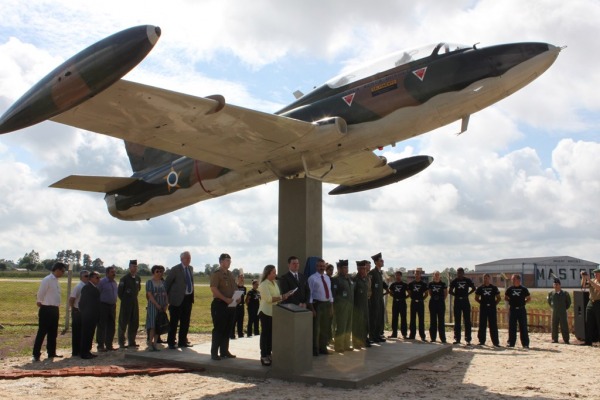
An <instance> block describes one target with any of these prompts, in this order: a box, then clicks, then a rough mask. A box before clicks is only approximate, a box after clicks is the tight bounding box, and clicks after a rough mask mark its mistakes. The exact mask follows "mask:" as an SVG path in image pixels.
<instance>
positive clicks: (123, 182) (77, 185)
mask: <svg viewBox="0 0 600 400" xmlns="http://www.w3.org/2000/svg"><path fill="white" fill-rule="evenodd" d="M137 180H138V179H137V178H120V177H110V176H82V175H70V176H67V177H66V178H63V179H61V180H60V181H58V182H55V183H53V184H52V185H50V187H53V188H59V189H72V190H84V191H86V192H98V193H109V192H113V191H115V190H117V189H121V188H123V187H125V186H127V185H130V184H132V183H134V182H136V181H137Z"/></svg>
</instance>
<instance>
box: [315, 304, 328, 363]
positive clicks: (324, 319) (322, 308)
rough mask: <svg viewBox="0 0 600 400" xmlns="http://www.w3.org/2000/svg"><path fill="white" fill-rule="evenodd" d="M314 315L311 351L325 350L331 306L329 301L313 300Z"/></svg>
mask: <svg viewBox="0 0 600 400" xmlns="http://www.w3.org/2000/svg"><path fill="white" fill-rule="evenodd" d="M313 307H314V309H315V311H316V314H317V315H316V316H315V318H314V319H313V353H315V352H317V353H318V352H319V351H327V342H328V341H329V335H330V331H331V322H332V321H331V307H332V303H331V302H329V301H318V302H317V301H314V302H313Z"/></svg>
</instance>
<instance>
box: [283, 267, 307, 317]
mask: <svg viewBox="0 0 600 400" xmlns="http://www.w3.org/2000/svg"><path fill="white" fill-rule="evenodd" d="M299 268H300V260H298V257H296V256H291V257H289V258H288V272H287V273H286V274H283V275H282V276H281V277H280V278H279V291H280V292H281V293H289V292H290V291H292V290H294V289H296V288H298V290H296V291H295V292H294V294H293V295H291V296H290V297H288V298H287V299H286V300H285V301H282V303H291V304H295V305H297V306H300V307H304V308H306V303H307V302H308V297H309V289H308V281H307V280H306V277H305V276H304V274H302V273H300V272H299V271H298V269H299Z"/></svg>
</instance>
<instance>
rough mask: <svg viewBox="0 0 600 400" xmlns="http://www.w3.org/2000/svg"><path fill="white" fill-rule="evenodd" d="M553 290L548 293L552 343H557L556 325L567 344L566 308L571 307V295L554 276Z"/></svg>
mask: <svg viewBox="0 0 600 400" xmlns="http://www.w3.org/2000/svg"><path fill="white" fill-rule="evenodd" d="M553 286H554V290H552V291H551V292H550V293H548V305H550V307H552V343H558V326H559V325H560V333H561V335H562V338H563V341H564V342H565V344H569V324H568V321H567V310H568V309H569V307H571V296H570V295H569V293H568V292H565V291H564V290H562V289H561V286H560V279H558V278H554V284H553Z"/></svg>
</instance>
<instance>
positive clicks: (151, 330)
mask: <svg viewBox="0 0 600 400" xmlns="http://www.w3.org/2000/svg"><path fill="white" fill-rule="evenodd" d="M371 260H372V262H371ZM371 260H360V261H356V273H355V274H350V273H349V263H348V260H339V261H338V262H337V263H336V266H337V274H334V273H333V270H334V268H333V265H332V264H328V263H326V262H325V261H324V260H323V259H320V258H319V259H318V260H317V262H316V272H314V273H312V274H311V275H310V276H305V275H304V274H303V273H301V272H300V271H299V269H300V262H299V259H298V257H295V256H291V257H289V258H288V272H286V273H285V274H283V275H282V276H280V277H279V278H277V270H276V267H275V266H274V265H267V266H265V267H264V270H263V273H262V275H261V278H260V281H257V280H253V281H252V289H250V290H249V291H247V290H246V287H245V286H244V277H243V275H242V274H240V275H239V276H238V277H237V279H236V277H234V275H233V273H232V272H231V271H229V268H230V265H231V256H230V255H229V254H227V253H223V254H221V255H220V256H219V268H218V269H217V270H216V271H215V272H214V273H212V274H211V275H210V290H211V293H212V296H213V300H212V303H211V307H210V308H211V317H212V321H213V331H212V338H211V350H210V353H211V354H210V356H211V359H212V360H215V361H219V360H222V359H226V358H236V356H235V355H234V354H232V353H231V352H230V351H229V341H230V339H235V337H236V333H237V336H238V337H243V336H244V319H245V314H246V312H245V308H246V309H247V314H248V317H247V325H246V336H248V337H250V336H252V335H260V362H261V363H262V365H265V366H269V365H271V363H272V354H271V353H272V340H273V339H272V329H273V305H275V304H277V303H284V304H285V303H290V304H294V305H296V306H299V307H302V308H306V309H307V310H309V311H310V312H311V313H312V315H313V338H312V339H313V340H312V348H313V356H315V357H316V356H320V355H327V354H331V351H330V350H329V349H328V348H332V349H333V351H334V352H338V353H344V352H349V351H356V350H361V349H363V348H368V347H371V346H372V344H373V343H380V342H385V341H386V340H387V339H390V338H393V339H397V338H399V337H401V338H403V339H405V340H415V339H416V337H417V333H418V335H419V338H420V339H421V340H422V341H427V336H426V332H425V319H424V317H425V300H426V299H427V298H429V303H428V308H429V313H430V318H429V321H430V324H429V341H430V342H436V341H437V340H438V338H439V341H440V342H441V343H446V330H445V314H446V299H447V296H448V294H450V295H452V296H454V305H453V307H454V309H453V315H454V338H453V339H454V340H453V344H460V343H461V341H462V338H463V329H464V340H465V342H466V344H467V345H470V344H471V341H472V337H471V303H470V300H469V297H470V295H471V294H473V293H475V296H474V300H475V301H476V302H477V303H478V305H479V329H478V332H477V339H478V345H481V346H483V345H485V343H486V336H487V331H488V330H489V335H490V340H491V342H492V345H493V346H495V347H501V345H500V343H499V339H498V325H497V305H498V303H499V302H500V301H501V299H502V296H501V293H500V290H499V289H498V287H497V286H495V285H493V284H492V283H491V279H490V275H489V274H485V275H484V277H483V284H482V285H481V286H479V287H476V286H475V284H474V283H473V281H472V280H471V279H469V278H468V277H466V276H465V274H464V270H463V269H462V268H458V270H457V276H456V278H455V279H453V280H452V281H451V282H450V283H449V285H446V283H445V282H443V281H442V280H441V276H440V273H439V272H438V271H435V272H434V273H433V277H432V280H431V281H430V282H425V281H424V280H423V279H422V270H421V269H420V268H417V269H416V270H415V273H414V279H413V280H412V281H411V282H409V283H407V282H405V281H403V277H402V272H401V271H397V272H396V273H395V275H394V280H393V282H391V283H389V284H388V282H387V279H385V274H384V272H383V266H384V260H383V257H382V254H381V253H378V254H375V255H373V256H372V257H371ZM180 261H181V262H180V263H179V264H177V265H175V266H174V267H172V268H171V269H170V270H169V272H168V274H167V277H166V278H164V277H163V275H164V273H165V268H164V267H163V266H160V265H155V266H153V267H152V269H151V273H152V278H151V279H149V280H148V281H147V282H146V285H145V289H146V298H147V300H148V306H147V308H146V313H147V315H146V326H145V328H146V331H147V333H148V341H147V342H148V350H149V351H158V350H159V349H158V347H157V343H161V342H162V340H161V338H160V334H161V333H162V332H161V327H160V326H159V324H160V322H159V321H160V318H158V317H159V315H161V314H166V312H167V310H168V315H169V322H168V334H167V340H166V344H167V347H168V349H177V348H185V347H192V346H193V344H192V343H190V341H189V340H188V337H187V336H188V331H189V326H190V317H191V312H192V307H193V304H194V272H193V267H192V266H191V264H190V263H191V255H190V253H189V252H187V251H185V252H183V253H181V255H180ZM65 270H66V266H65V264H63V263H60V262H57V263H55V265H54V266H53V267H52V271H51V273H50V274H49V275H48V276H47V277H45V278H44V279H43V280H42V282H41V284H40V288H39V290H38V294H37V305H38V307H39V328H38V333H37V335H36V338H35V342H34V346H33V360H34V361H39V360H40V356H41V348H42V343H43V341H44V339H45V338H46V347H47V351H48V357H49V358H56V357H62V356H61V355H58V354H57V353H56V337H57V332H58V320H59V306H60V285H59V284H58V279H59V278H60V277H61V276H63V274H64V272H65ZM593 273H594V275H595V277H594V279H590V278H589V277H588V276H587V274H585V273H582V282H581V283H582V287H583V288H589V293H590V298H589V303H588V306H587V309H586V319H587V323H586V330H587V331H586V340H585V343H584V344H586V345H591V344H592V341H593V340H594V339H596V340H597V339H598V333H599V332H600V268H599V269H596V270H594V271H593ZM105 275H106V276H105V277H104V278H102V279H100V275H99V274H98V273H97V272H94V271H92V272H88V271H85V270H84V271H81V272H80V282H79V283H78V284H77V285H76V286H75V288H74V290H73V291H72V293H71V295H70V297H69V305H70V308H71V315H72V324H73V325H72V356H74V357H81V358H84V359H91V358H94V357H96V354H93V353H92V352H91V350H92V346H93V338H94V335H95V337H96V344H97V351H98V352H106V351H112V350H116V348H115V347H113V341H114V336H115V333H116V334H117V341H118V345H119V347H120V348H137V347H139V345H138V344H137V343H136V334H137V331H138V328H139V304H138V293H139V291H140V290H141V279H140V277H139V275H138V274H137V261H136V260H131V261H130V263H129V270H128V273H127V274H126V275H124V276H123V277H122V278H121V279H120V280H119V282H118V283H117V282H116V281H115V270H114V268H112V267H109V268H107V269H106V272H105ZM511 283H512V285H511V286H510V287H509V288H507V289H506V291H505V293H504V300H505V301H506V302H507V304H508V306H509V329H508V332H509V337H508V343H507V344H506V346H507V347H514V346H515V344H516V341H517V332H518V333H519V339H520V343H521V345H522V347H523V348H528V347H529V335H528V329H527V310H526V304H527V303H528V302H529V301H530V300H531V295H530V293H529V290H528V289H527V288H526V287H525V286H523V285H522V283H521V277H520V275H518V274H514V275H512V277H511ZM553 286H554V288H553V290H552V291H550V292H549V293H548V296H547V300H548V305H549V306H550V307H551V308H552V341H553V342H558V332H559V330H560V332H561V335H562V339H563V341H564V343H567V344H568V343H569V329H568V325H567V310H568V309H569V307H570V306H571V298H570V296H569V293H568V292H566V291H563V290H562V289H561V283H560V280H559V279H555V280H554V284H553ZM388 297H389V298H390V300H391V301H392V307H391V308H392V318H391V329H392V332H391V335H389V336H388V337H387V338H386V337H385V336H384V324H385V318H386V316H387V312H386V304H385V300H386V299H387V298H388ZM408 299H410V307H407V300H408ZM117 300H120V309H119V319H118V321H117V320H116V306H117ZM409 310H410V313H409V312H408V311H409ZM407 316H409V317H410V319H409V320H408V321H407V319H408V318H407ZM417 320H418V325H417ZM117 322H118V326H117ZM463 322H464V323H463ZM259 325H260V326H259ZM399 335H400V336H399Z"/></svg>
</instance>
